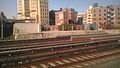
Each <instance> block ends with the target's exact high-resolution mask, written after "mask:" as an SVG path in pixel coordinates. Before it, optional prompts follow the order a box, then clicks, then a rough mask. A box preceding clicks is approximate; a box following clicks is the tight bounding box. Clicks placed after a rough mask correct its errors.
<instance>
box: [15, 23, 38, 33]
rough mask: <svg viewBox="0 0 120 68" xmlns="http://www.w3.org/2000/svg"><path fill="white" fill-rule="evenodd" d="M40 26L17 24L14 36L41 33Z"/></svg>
mask: <svg viewBox="0 0 120 68" xmlns="http://www.w3.org/2000/svg"><path fill="white" fill-rule="evenodd" d="M39 31H40V25H39V24H38V23H15V24H14V27H13V34H23V33H39Z"/></svg>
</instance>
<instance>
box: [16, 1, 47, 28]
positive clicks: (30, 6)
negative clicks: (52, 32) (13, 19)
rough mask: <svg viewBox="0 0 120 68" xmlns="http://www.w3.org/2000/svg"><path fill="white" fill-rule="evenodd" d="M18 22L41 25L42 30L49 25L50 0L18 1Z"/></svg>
mask: <svg viewBox="0 0 120 68" xmlns="http://www.w3.org/2000/svg"><path fill="white" fill-rule="evenodd" d="M17 4H18V20H21V21H24V22H25V23H39V24H40V29H46V28H47V27H48V25H49V10H48V0H17Z"/></svg>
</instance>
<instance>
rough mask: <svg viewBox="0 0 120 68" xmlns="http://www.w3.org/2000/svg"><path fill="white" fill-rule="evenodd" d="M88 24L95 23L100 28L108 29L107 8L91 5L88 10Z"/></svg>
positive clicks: (96, 27)
mask: <svg viewBox="0 0 120 68" xmlns="http://www.w3.org/2000/svg"><path fill="white" fill-rule="evenodd" d="M87 24H94V25H95V29H98V30H102V29H106V25H107V8H105V7H101V6H97V7H94V6H90V7H89V9H88V10H87Z"/></svg>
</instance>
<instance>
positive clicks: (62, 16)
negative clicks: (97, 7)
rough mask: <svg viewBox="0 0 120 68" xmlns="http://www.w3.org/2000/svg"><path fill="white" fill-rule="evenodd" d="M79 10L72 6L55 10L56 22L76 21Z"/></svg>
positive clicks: (59, 23)
mask: <svg viewBox="0 0 120 68" xmlns="http://www.w3.org/2000/svg"><path fill="white" fill-rule="evenodd" d="M76 19H77V12H76V11H75V10H74V9H72V8H65V9H62V8H61V9H60V10H58V11H56V12H55V24H56V25H61V24H71V23H76Z"/></svg>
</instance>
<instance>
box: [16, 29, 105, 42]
mask: <svg viewBox="0 0 120 68" xmlns="http://www.w3.org/2000/svg"><path fill="white" fill-rule="evenodd" d="M100 33H105V32H104V31H85V30H79V31H46V32H41V33H26V34H15V39H16V40H22V39H40V38H54V37H57V36H68V35H83V34H100Z"/></svg>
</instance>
